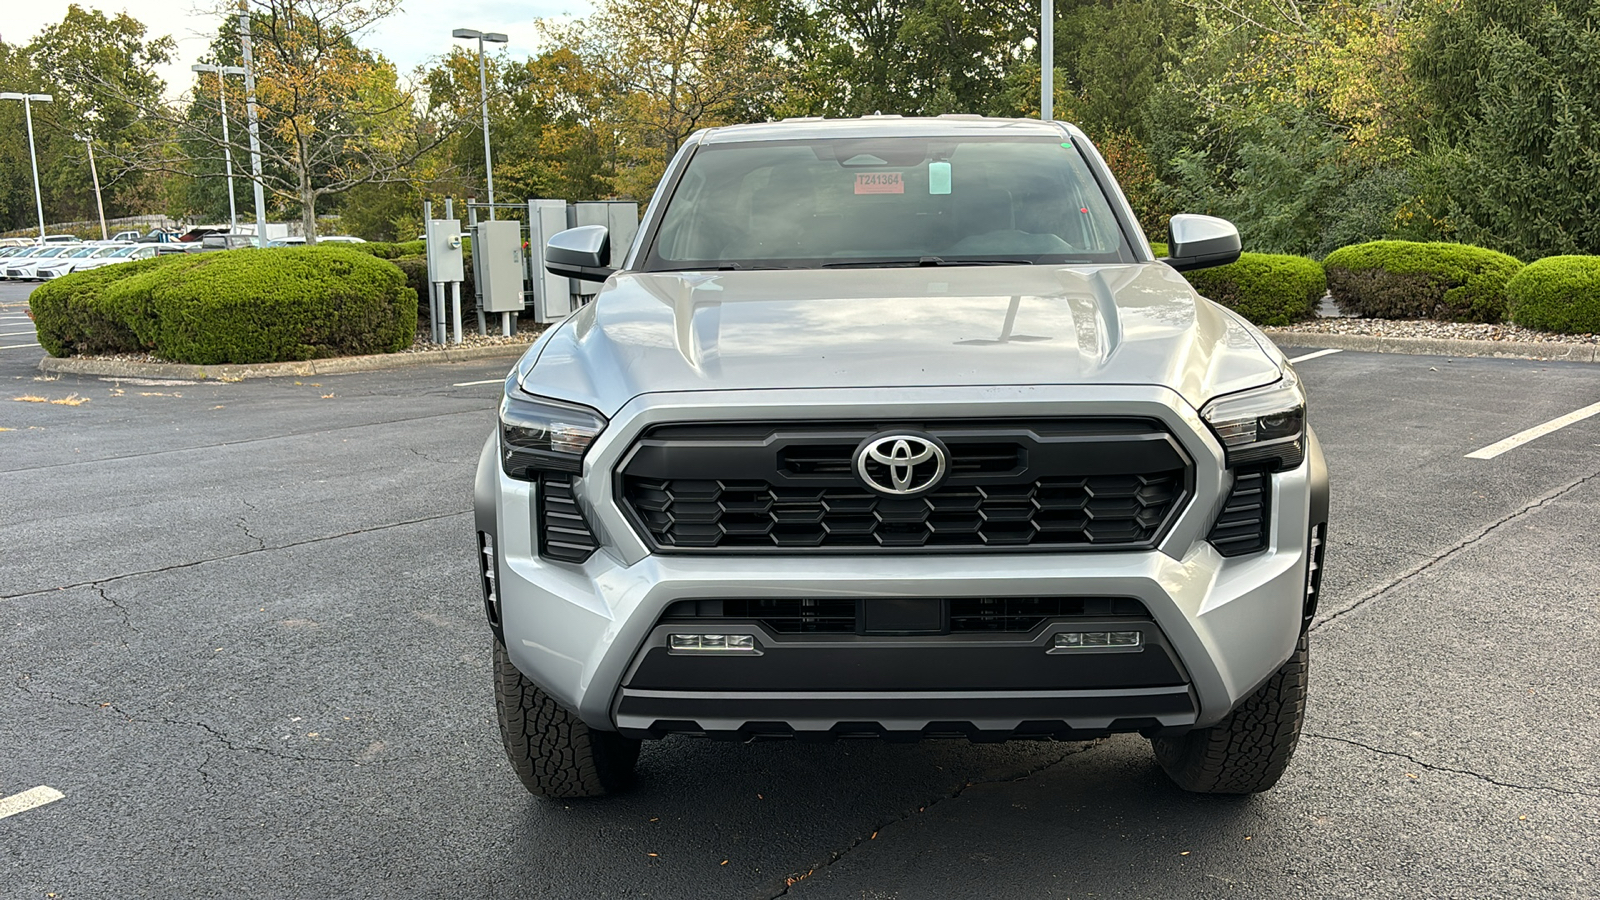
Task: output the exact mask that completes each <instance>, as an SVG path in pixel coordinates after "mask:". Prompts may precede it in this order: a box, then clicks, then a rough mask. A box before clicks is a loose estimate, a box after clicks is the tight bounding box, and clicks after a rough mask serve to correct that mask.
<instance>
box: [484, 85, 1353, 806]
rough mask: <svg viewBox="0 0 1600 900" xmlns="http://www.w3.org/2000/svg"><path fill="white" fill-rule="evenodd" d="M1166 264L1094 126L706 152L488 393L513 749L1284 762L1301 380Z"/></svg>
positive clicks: (737, 142)
mask: <svg viewBox="0 0 1600 900" xmlns="http://www.w3.org/2000/svg"><path fill="white" fill-rule="evenodd" d="M1172 230H1173V234H1172V239H1173V256H1172V257H1171V258H1169V259H1165V260H1156V259H1155V258H1153V257H1152V255H1151V253H1150V250H1149V246H1148V244H1146V242H1145V238H1144V235H1143V233H1142V232H1141V231H1140V230H1139V226H1138V224H1137V222H1136V221H1135V219H1134V217H1133V215H1132V213H1131V211H1130V210H1129V209H1128V206H1127V203H1126V201H1125V200H1124V199H1123V197H1122V194H1121V192H1120V191H1119V190H1118V189H1117V187H1116V185H1115V182H1114V181H1113V179H1112V177H1111V175H1110V173H1109V171H1108V170H1107V169H1106V167H1105V165H1104V163H1103V161H1102V160H1101V158H1100V157H1099V155H1098V154H1097V153H1096V152H1095V150H1094V148H1093V146H1092V145H1091V144H1090V143H1089V142H1088V140H1087V139H1086V138H1085V137H1084V135H1083V134H1082V133H1081V132H1079V131H1077V130H1076V129H1074V128H1071V127H1068V126H1063V125H1057V124H1054V123H1040V122H1036V121H1021V120H988V119H975V118H965V117H951V118H934V119H900V118H895V117H869V118H866V119H862V120H851V121H805V122H786V123H774V124H768V125H753V126H740V127H734V128H725V129H714V130H708V131H703V132H700V133H698V134H696V135H694V136H693V137H692V138H691V139H690V140H689V141H688V143H687V144H686V145H685V146H684V148H683V149H682V150H681V151H680V152H679V153H678V155H677V157H676V158H675V159H674V161H673V162H672V164H671V166H670V167H669V169H668V171H667V174H666V176H665V177H664V178H663V180H662V182H661V185H660V187H659V188H658V190H657V192H656V195H655V198H654V199H653V200H652V202H651V204H650V206H649V208H648V209H647V210H646V213H645V216H644V220H643V222H642V225H641V228H640V231H639V237H638V238H637V239H636V241H635V243H634V245H633V246H632V247H631V248H629V249H628V251H627V253H626V256H625V258H624V261H623V264H622V266H621V267H620V268H619V269H617V270H616V271H611V270H609V269H606V268H604V263H605V259H606V256H607V252H606V251H607V247H606V235H605V233H604V230H603V229H599V228H596V227H590V228H582V229H574V230H572V231H569V232H564V233H562V234H560V235H557V236H556V237H555V238H553V239H552V240H551V243H550V247H549V249H548V252H547V261H548V264H549V266H550V268H551V270H552V271H554V272H557V273H559V274H567V275H573V276H576V277H584V278H591V279H595V280H600V279H604V281H605V284H604V287H603V288H602V289H601V291H600V293H599V294H598V296H597V297H596V298H595V300H594V301H593V302H591V303H589V304H588V305H586V306H584V307H583V308H582V309H581V310H579V311H578V312H577V313H575V314H574V315H573V316H571V317H570V318H569V319H568V320H566V321H565V322H563V323H561V325H559V326H558V327H554V328H552V329H551V330H550V331H549V332H547V333H546V334H545V335H543V336H542V337H541V338H540V339H539V340H538V341H537V342H536V343H535V344H534V345H533V346H532V347H531V348H530V349H529V351H528V352H527V354H526V355H524V357H523V358H522V360H521V361H520V362H519V363H518V365H517V367H516V369H515V370H514V371H513V372H512V373H510V375H509V376H508V378H507V379H506V384H505V393H504V397H503V399H502V402H501V406H500V412H499V419H500V422H499V427H498V428H497V430H496V432H495V434H493V435H492V436H491V437H490V439H489V440H488V442H487V443H486V444H485V446H484V451H483V455H482V457H481V459H480V462H479V466H478V472H477V483H476V521H477V532H478V542H479V549H480V551H481V552H480V559H481V574H482V576H483V585H484V599H485V606H486V612H487V615H488V619H489V622H490V625H491V627H492V629H493V632H494V649H495V663H496V672H495V685H496V694H497V700H498V706H499V713H500V723H501V729H502V734H503V737H504V739H505V744H506V749H507V753H508V755H509V756H510V758H511V761H512V763H513V765H514V767H515V768H516V770H517V773H518V775H519V776H520V777H521V779H522V781H523V782H524V784H525V785H526V786H527V787H528V788H529V789H530V790H532V791H533V792H534V793H537V794H541V795H545V796H552V797H567V796H584V795H595V794H603V793H607V792H610V791H613V790H617V789H619V788H622V787H624V786H625V785H626V784H627V782H628V779H629V776H630V774H631V772H632V769H633V765H634V762H635V760H636V758H637V754H638V751H639V746H640V742H641V741H642V740H645V739H653V738H660V737H663V736H666V735H669V734H692V735H704V736H710V737H722V738H732V739H740V740H748V739H754V738H765V737H796V736H798V737H836V736H845V735H879V736H883V737H888V738H905V739H916V738H925V737H939V736H964V737H967V738H970V739H974V740H1006V739H1020V738H1033V739H1058V740H1081V739H1086V738H1091V737H1096V736H1100V735H1105V734H1108V733H1115V732H1138V733H1142V734H1144V735H1146V736H1148V737H1149V738H1150V739H1151V740H1152V742H1153V744H1154V747H1155V753H1156V757H1157V759H1158V760H1159V761H1160V763H1161V765H1162V766H1163V768H1164V769H1165V770H1166V771H1167V772H1168V773H1169V774H1170V775H1171V776H1172V778H1173V779H1174V780H1175V781H1176V782H1177V783H1178V784H1179V785H1181V786H1183V787H1185V788H1187V789H1190V790H1195V791H1204V792H1223V793H1249V792H1254V791H1261V790H1265V789H1267V788H1269V787H1271V786H1272V785H1273V784H1274V783H1275V782H1276V781H1277V780H1278V778H1279V776H1280V775H1281V774H1282V772H1283V771H1284V767H1285V766H1286V765H1287V764H1288V761H1289V757H1290V756H1291V754H1292V753H1293V751H1294V747H1295V743H1296V740H1297V738H1298V734H1299V728H1300V722H1301V719H1302V716H1303V712H1304V698H1305V692H1306V664H1307V644H1306V630H1307V625H1308V624H1309V622H1310V618H1311V616H1312V614H1313V612H1314V610H1315V603H1316V593H1317V588H1318V584H1319V580H1320V566H1321V552H1322V546H1323V538H1324V536H1325V529H1326V522H1327V476H1326V470H1325V467H1324V464H1323V461H1322V454H1321V451H1320V449H1319V448H1318V445H1317V441H1316V437H1315V435H1314V434H1313V433H1312V431H1311V430H1310V429H1309V427H1308V426H1307V422H1306V416H1305V395H1304V392H1303V390H1302V388H1301V386H1300V383H1299V381H1298V379H1297V378H1296V377H1295V374H1294V371H1293V369H1292V368H1291V367H1290V365H1289V363H1288V361H1287V360H1286V359H1285V358H1284V357H1283V355H1282V354H1281V353H1280V352H1279V351H1278V350H1277V349H1276V348H1275V347H1274V346H1273V345H1272V344H1271V343H1270V342H1268V341H1267V340H1266V338H1265V337H1263V336H1262V335H1261V334H1260V332H1258V331H1257V330H1256V329H1254V328H1253V327H1252V326H1250V325H1249V324H1248V323H1246V322H1245V321H1243V320H1242V319H1241V318H1239V317H1238V316H1237V315H1235V314H1234V313H1232V312H1230V311H1229V310H1226V309H1224V308H1222V307H1220V306H1218V305H1216V304H1214V303H1212V302H1210V301H1208V300H1205V299H1203V298H1201V297H1199V296H1198V295H1196V294H1195V292H1194V291H1193V289H1191V288H1190V286H1189V284H1188V283H1187V282H1186V281H1185V280H1184V279H1183V278H1182V277H1181V276H1180V275H1179V274H1178V273H1177V271H1176V270H1177V269H1181V268H1193V267H1199V266H1203V265H1214V264H1219V263H1226V262H1229V261H1231V260H1233V259H1235V258H1237V256H1238V252H1239V241H1238V235H1237V232H1235V231H1234V230H1233V229H1232V227H1231V226H1229V225H1228V224H1227V223H1225V222H1221V221H1220V220H1215V219H1208V218H1205V217H1195V216H1188V217H1177V218H1175V219H1174V222H1173V229H1172Z"/></svg>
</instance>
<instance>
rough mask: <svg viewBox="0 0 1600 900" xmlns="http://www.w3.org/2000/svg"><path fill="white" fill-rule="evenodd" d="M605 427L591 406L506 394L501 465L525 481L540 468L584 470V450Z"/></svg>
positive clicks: (511, 475) (501, 411) (501, 409)
mask: <svg viewBox="0 0 1600 900" xmlns="http://www.w3.org/2000/svg"><path fill="white" fill-rule="evenodd" d="M605 427H606V420H605V417H604V416H602V415H600V414H599V413H597V412H595V411H594V410H592V409H589V408H587V407H583V406H575V405H572V404H568V403H559V402H557V401H555V400H546V399H544V398H543V397H531V396H527V395H522V396H513V395H511V394H507V395H506V397H505V399H504V400H502V401H500V467H501V468H502V469H504V470H505V473H506V474H507V475H508V476H510V477H512V478H518V479H521V480H523V481H532V480H533V478H534V474H535V473H536V472H538V471H546V472H550V471H555V472H581V471H583V454H584V451H586V450H588V449H589V445H590V444H592V443H594V439H595V437H596V436H597V435H599V434H600V432H601V431H602V430H604V429H605Z"/></svg>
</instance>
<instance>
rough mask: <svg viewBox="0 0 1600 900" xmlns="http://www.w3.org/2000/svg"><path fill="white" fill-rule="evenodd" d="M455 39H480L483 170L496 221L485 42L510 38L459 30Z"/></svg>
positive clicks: (479, 65) (479, 91)
mask: <svg viewBox="0 0 1600 900" xmlns="http://www.w3.org/2000/svg"><path fill="white" fill-rule="evenodd" d="M450 36H451V37H455V38H468V39H471V38H477V39H478V93H479V94H480V95H481V96H482V97H483V168H484V171H485V172H486V173H487V174H488V176H489V221H491V222H493V221H494V163H493V162H492V161H490V159H489V78H488V75H486V74H485V72H484V63H483V42H484V41H488V42H489V43H491V44H504V43H505V42H506V41H508V40H510V38H508V37H506V36H505V35H503V34H500V33H499V32H497V31H491V32H488V33H485V32H482V31H477V30H475V29H472V28H457V29H456V30H454V31H452V32H450Z"/></svg>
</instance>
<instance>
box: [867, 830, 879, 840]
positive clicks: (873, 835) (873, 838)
mask: <svg viewBox="0 0 1600 900" xmlns="http://www.w3.org/2000/svg"><path fill="white" fill-rule="evenodd" d="M877 839H878V833H877V832H876V831H874V832H873V833H872V837H869V838H867V840H869V841H875V840H877Z"/></svg>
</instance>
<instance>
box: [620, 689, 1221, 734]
mask: <svg viewBox="0 0 1600 900" xmlns="http://www.w3.org/2000/svg"><path fill="white" fill-rule="evenodd" d="M1197 712H1198V709H1197V707H1196V704H1195V701H1194V696H1193V693H1192V692H1191V691H1190V689H1189V688H1187V687H1162V688H1142V689H1132V690H1116V691H1034V692H1026V693H1002V692H990V691H965V692H955V693H941V694H930V693H838V694H831V695H818V694H794V693H777V692H771V693H768V692H761V693H755V692H734V693H723V692H717V693H711V692H700V691H649V690H636V689H630V688H624V689H623V690H622V695H621V698H620V699H619V700H618V703H617V707H616V721H617V729H618V730H619V731H620V732H622V733H623V734H624V735H626V736H629V737H639V738H659V737H665V736H666V735H668V734H695V735H702V736H705V737H713V738H725V739H732V740H754V739H758V738H770V737H791V738H800V739H832V738H840V737H882V738H887V739H890V740H920V739H922V738H932V737H966V738H968V739H971V740H1012V739H1022V738H1045V739H1051V738H1053V739H1057V740H1087V739H1089V738H1094V737H1100V736H1102V735H1106V734H1112V733H1117V732H1133V731H1139V732H1153V731H1162V732H1167V733H1170V732H1171V731H1172V730H1174V729H1182V728H1185V727H1187V726H1190V725H1193V724H1194V721H1195V717H1196V714H1197Z"/></svg>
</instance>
